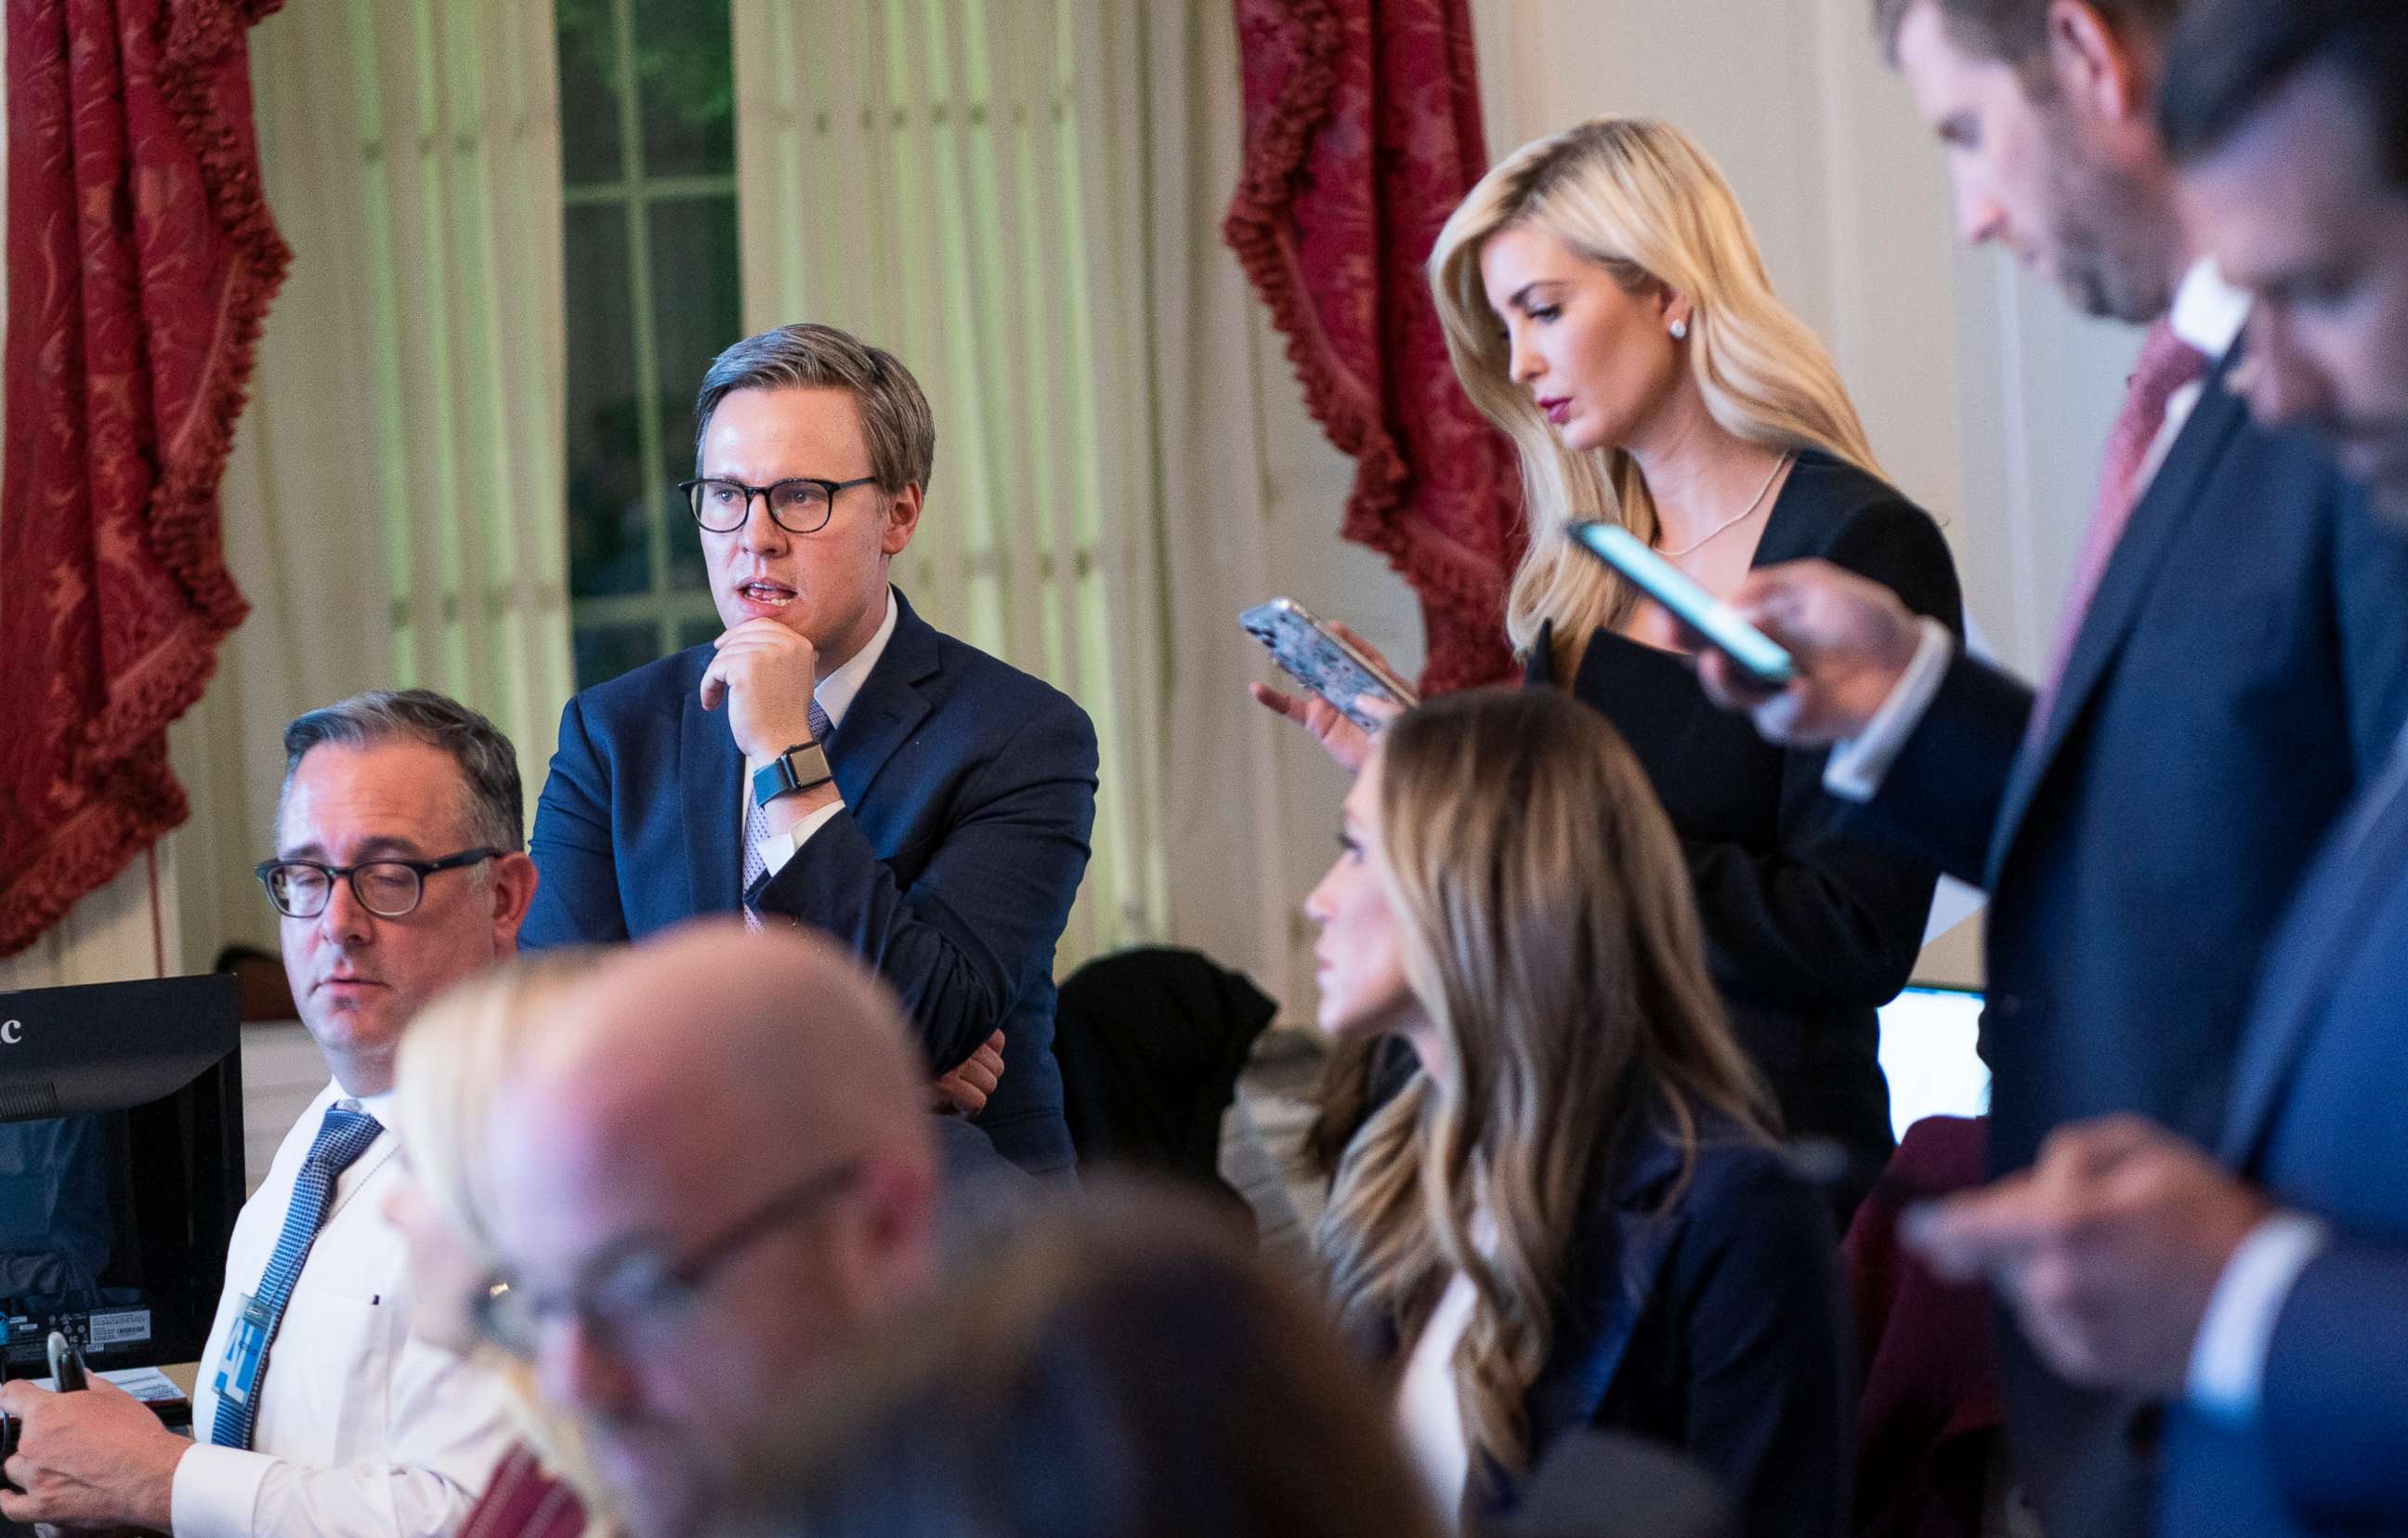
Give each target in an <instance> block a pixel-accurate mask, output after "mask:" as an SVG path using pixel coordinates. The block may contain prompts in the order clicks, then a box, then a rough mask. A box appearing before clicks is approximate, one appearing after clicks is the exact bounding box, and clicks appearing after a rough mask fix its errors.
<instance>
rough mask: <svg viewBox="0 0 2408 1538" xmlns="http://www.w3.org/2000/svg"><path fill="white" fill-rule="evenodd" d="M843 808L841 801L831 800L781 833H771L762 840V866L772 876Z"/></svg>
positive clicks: (782, 868)
mask: <svg viewBox="0 0 2408 1538" xmlns="http://www.w3.org/2000/svg"><path fill="white" fill-rule="evenodd" d="M843 810H844V803H843V802H842V801H831V802H829V803H828V804H827V805H825V806H824V807H822V808H820V809H819V810H818V811H817V812H812V813H811V814H810V816H808V817H806V818H804V819H803V820H802V821H801V822H799V823H796V825H795V826H792V827H790V828H788V829H786V831H784V832H783V833H772V834H770V835H769V836H768V837H767V838H766V839H764V840H762V841H761V864H762V867H763V868H764V869H765V870H767V871H768V873H769V874H770V875H773V876H774V875H776V874H777V873H778V872H779V871H781V870H784V869H785V868H786V862H787V861H788V860H791V859H793V858H794V857H795V851H796V850H797V849H800V848H802V847H803V845H805V844H807V843H809V842H810V839H811V835H812V834H814V833H817V832H818V831H819V830H820V829H821V828H824V827H825V826H827V825H828V824H829V823H830V822H831V821H833V820H834V819H835V817H836V814H837V813H838V812H842V811H843Z"/></svg>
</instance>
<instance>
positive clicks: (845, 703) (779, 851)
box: [736, 586, 900, 876]
mask: <svg viewBox="0 0 2408 1538" xmlns="http://www.w3.org/2000/svg"><path fill="white" fill-rule="evenodd" d="M899 612H900V611H898V610H897V609H896V605H895V589H894V588H893V587H891V586H890V587H889V588H887V590H886V618H885V619H884V620H882V622H880V624H879V626H878V634H876V635H874V636H872V637H870V638H869V644H868V645H867V646H865V647H863V648H862V649H861V650H860V651H858V652H855V653H854V654H853V655H852V656H850V657H848V658H847V659H845V664H844V666H843V667H841V668H838V669H837V670H836V671H834V672H832V673H830V674H828V676H827V677H825V678H824V679H822V680H820V682H819V685H818V687H816V688H814V689H813V690H811V697H812V698H813V699H816V700H818V701H819V702H820V710H821V712H823V713H824V714H825V715H826V716H827V718H828V731H829V732H830V733H834V732H835V730H836V729H837V727H838V726H841V725H843V723H844V712H847V711H849V710H851V709H852V708H853V697H854V696H855V695H857V694H859V693H861V686H862V684H863V683H866V682H867V680H868V678H869V670H870V669H871V668H875V667H877V666H878V659H879V658H880V657H882V656H884V655H885V654H886V643H887V642H888V641H890V640H894V639H895V621H896V617H897V616H898V614H899ZM752 809H753V778H752V776H751V775H749V774H745V775H739V776H738V783H737V787H736V841H737V843H738V846H739V847H740V846H741V845H742V843H743V841H744V829H745V828H746V827H747V826H749V825H750V821H751V812H752ZM843 810H844V800H843V798H841V797H839V798H837V799H836V800H834V801H831V802H829V803H828V804H827V805H826V806H824V807H822V808H820V809H819V810H818V811H817V812H812V813H811V814H810V816H808V817H805V818H804V819H803V820H802V821H800V822H798V823H796V825H795V826H792V827H790V828H788V829H787V830H786V831H785V832H783V833H772V834H770V835H769V836H768V837H767V838H766V839H763V840H762V841H761V863H762V864H763V865H764V866H766V867H767V869H768V873H769V874H770V875H773V876H774V875H776V874H777V873H778V872H779V871H781V870H784V869H785V867H786V862H787V861H788V860H791V859H793V858H794V857H795V851H796V850H797V849H800V848H802V847H803V845H804V844H805V843H808V842H809V841H810V837H811V835H812V834H814V833H817V832H818V831H819V830H820V829H821V828H823V827H825V826H827V825H828V823H829V822H830V821H831V820H833V819H834V818H835V816H836V814H837V813H838V812H842V811H843Z"/></svg>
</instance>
